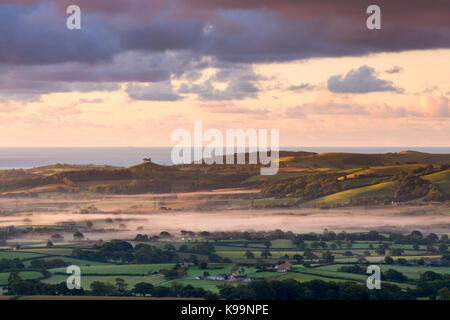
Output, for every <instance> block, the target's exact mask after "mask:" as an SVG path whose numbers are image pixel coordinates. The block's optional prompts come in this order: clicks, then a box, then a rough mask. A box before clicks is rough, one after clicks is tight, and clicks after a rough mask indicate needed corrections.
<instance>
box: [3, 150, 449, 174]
mask: <svg viewBox="0 0 450 320" xmlns="http://www.w3.org/2000/svg"><path fill="white" fill-rule="evenodd" d="M280 150H284V151H308V152H317V153H323V152H350V153H367V154H373V153H387V152H400V151H405V150H414V151H420V152H427V153H435V154H439V153H441V154H444V153H446V154H448V153H450V147H281V148H280ZM170 151H171V147H0V170H5V169H21V168H22V169H30V168H34V167H38V166H46V165H54V164H58V163H67V164H80V165H83V164H95V165H110V166H121V167H122V166H123V167H127V166H131V165H134V164H136V163H140V162H141V161H142V159H143V158H145V157H151V158H152V161H153V162H155V163H158V164H162V165H170V164H172V162H171V160H170Z"/></svg>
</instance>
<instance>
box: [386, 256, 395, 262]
mask: <svg viewBox="0 0 450 320" xmlns="http://www.w3.org/2000/svg"><path fill="white" fill-rule="evenodd" d="M384 263H385V264H394V259H392V258H391V257H390V256H386V257H384Z"/></svg>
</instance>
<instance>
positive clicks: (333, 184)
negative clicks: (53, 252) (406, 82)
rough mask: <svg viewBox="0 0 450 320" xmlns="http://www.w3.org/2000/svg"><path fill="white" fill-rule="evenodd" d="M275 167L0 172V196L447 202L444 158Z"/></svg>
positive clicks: (343, 156) (346, 158)
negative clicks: (225, 193) (246, 193)
mask: <svg viewBox="0 0 450 320" xmlns="http://www.w3.org/2000/svg"><path fill="white" fill-rule="evenodd" d="M235 156H236V155H235ZM246 159H248V154H246ZM279 166H280V169H279V172H278V174H276V175H273V176H261V175H260V170H259V169H260V165H259V164H258V165H218V164H215V165H206V164H202V165H198V164H183V165H172V166H164V165H159V164H156V163H152V162H144V163H141V164H137V165H134V166H131V167H111V166H98V165H84V166H83V165H66V164H58V165H54V166H46V167H39V168H33V169H27V170H3V171H0V192H1V195H2V196H8V197H11V196H40V195H42V194H49V195H52V194H61V193H70V194H77V193H91V194H144V193H169V192H191V191H208V190H214V189H221V188H248V189H255V188H257V189H260V190H261V193H260V196H259V198H258V199H256V201H255V203H254V205H256V206H258V205H261V206H278V205H284V206H286V205H287V206H289V205H310V206H337V205H356V204H372V203H386V202H392V201H403V202H404V201H411V200H416V201H446V200H448V199H449V195H450V172H449V169H450V154H429V153H423V152H416V151H403V152H398V153H385V154H362V153H321V154H318V153H313V152H292V151H281V152H280V158H279Z"/></svg>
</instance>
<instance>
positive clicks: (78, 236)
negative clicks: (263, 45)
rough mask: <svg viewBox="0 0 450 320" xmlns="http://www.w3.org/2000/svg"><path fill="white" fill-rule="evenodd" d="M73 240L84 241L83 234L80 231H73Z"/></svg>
mask: <svg viewBox="0 0 450 320" xmlns="http://www.w3.org/2000/svg"><path fill="white" fill-rule="evenodd" d="M73 238H74V239H75V240H81V239H84V234H82V233H81V232H80V231H75V232H74V233H73Z"/></svg>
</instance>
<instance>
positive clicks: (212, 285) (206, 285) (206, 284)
mask: <svg viewBox="0 0 450 320" xmlns="http://www.w3.org/2000/svg"><path fill="white" fill-rule="evenodd" d="M173 283H178V284H182V285H183V286H187V285H191V286H193V287H194V288H203V289H205V290H207V291H211V292H214V293H218V292H219V288H218V287H217V286H220V285H223V282H221V281H214V280H197V279H180V280H173V281H170V282H167V283H165V284H164V286H166V287H170V286H172V284H173Z"/></svg>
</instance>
